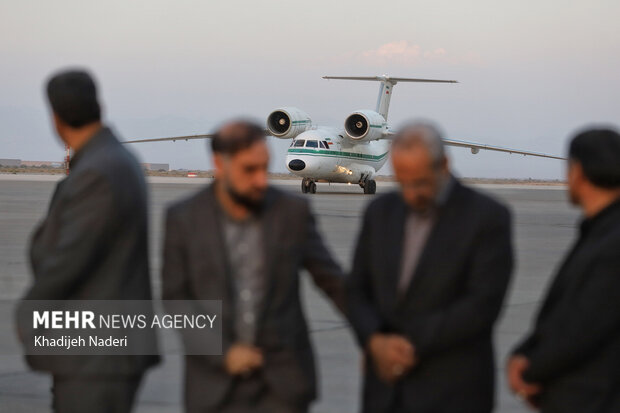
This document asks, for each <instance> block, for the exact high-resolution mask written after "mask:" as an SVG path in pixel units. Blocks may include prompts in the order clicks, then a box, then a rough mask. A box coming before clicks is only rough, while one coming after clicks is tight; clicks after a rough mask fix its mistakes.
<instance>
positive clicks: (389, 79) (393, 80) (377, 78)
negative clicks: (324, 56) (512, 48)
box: [323, 76, 459, 84]
mask: <svg viewBox="0 0 620 413" xmlns="http://www.w3.org/2000/svg"><path fill="white" fill-rule="evenodd" d="M323 79H340V80H374V81H379V82H390V83H392V84H396V83H397V82H421V83H459V82H458V81H456V80H440V79H419V78H413V77H391V76H323Z"/></svg>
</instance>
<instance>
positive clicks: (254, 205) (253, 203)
mask: <svg viewBox="0 0 620 413" xmlns="http://www.w3.org/2000/svg"><path fill="white" fill-rule="evenodd" d="M226 190H227V192H228V195H230V198H231V199H232V200H233V201H234V202H235V203H236V204H238V205H242V206H244V207H245V208H247V209H248V210H250V211H251V212H253V213H259V212H260V211H261V210H262V209H263V205H264V202H263V199H260V200H255V199H252V198H250V197H247V196H245V195H243V194H240V193H238V192H237V191H235V189H234V188H233V187H232V186H231V185H226Z"/></svg>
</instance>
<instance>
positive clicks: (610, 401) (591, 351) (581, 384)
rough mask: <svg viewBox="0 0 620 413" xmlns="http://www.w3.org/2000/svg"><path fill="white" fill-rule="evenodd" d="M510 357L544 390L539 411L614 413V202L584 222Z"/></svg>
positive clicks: (617, 348) (618, 373) (619, 301)
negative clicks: (520, 360)
mask: <svg viewBox="0 0 620 413" xmlns="http://www.w3.org/2000/svg"><path fill="white" fill-rule="evenodd" d="M514 353H518V354H522V355H525V356H526V357H527V358H528V359H529V360H530V367H529V368H528V369H527V370H526V372H525V374H524V378H525V379H526V380H527V381H530V382H536V383H541V384H542V385H543V388H544V391H543V393H542V395H541V397H540V402H541V407H542V411H543V412H562V413H570V412H575V413H577V412H579V413H590V412H592V413H594V412H596V413H603V412H609V413H612V412H620V200H618V201H616V202H615V203H613V204H612V205H610V206H608V207H607V208H606V209H605V210H603V211H601V212H600V213H599V214H597V215H596V216H594V217H593V218H591V219H587V220H585V221H583V223H582V224H581V231H580V236H579V239H578V240H577V242H576V244H575V246H574V247H573V249H572V250H571V251H570V253H569V254H568V256H567V257H566V259H565V260H564V263H563V264H562V265H561V267H560V269H559V271H558V273H557V275H556V277H555V279H554V281H553V283H552V284H551V287H550V289H549V291H548V293H547V297H546V299H545V301H544V304H543V306H542V307H541V309H540V311H539V314H538V317H537V319H536V324H535V327H534V329H533V331H532V332H531V333H530V334H529V335H528V337H527V338H526V339H525V340H524V341H523V342H522V343H521V345H519V346H518V347H517V348H516V349H515V350H514Z"/></svg>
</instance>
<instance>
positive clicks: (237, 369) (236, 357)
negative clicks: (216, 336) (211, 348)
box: [224, 344, 263, 376]
mask: <svg viewBox="0 0 620 413" xmlns="http://www.w3.org/2000/svg"><path fill="white" fill-rule="evenodd" d="M224 365H225V367H226V371H227V372H228V374H230V375H232V376H238V375H241V376H245V375H248V374H250V373H251V372H252V371H254V370H256V369H258V368H260V367H262V365H263V353H262V352H261V351H260V349H259V348H257V347H254V346H251V345H248V344H233V345H232V346H231V347H230V348H229V349H228V351H227V352H226V355H225V356H224Z"/></svg>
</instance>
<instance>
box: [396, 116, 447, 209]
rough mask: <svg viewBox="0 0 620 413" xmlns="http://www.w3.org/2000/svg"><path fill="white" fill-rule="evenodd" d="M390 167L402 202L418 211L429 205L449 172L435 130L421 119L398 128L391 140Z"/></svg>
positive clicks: (439, 135) (437, 131)
mask: <svg viewBox="0 0 620 413" xmlns="http://www.w3.org/2000/svg"><path fill="white" fill-rule="evenodd" d="M392 167H393V169H394V174H395V176H396V180H397V181H398V182H399V183H400V185H401V189H402V194H403V198H404V200H405V202H406V203H407V204H408V205H409V206H410V207H411V208H413V209H415V210H419V211H425V210H428V209H429V208H431V207H432V206H433V205H434V204H435V202H436V200H437V198H438V194H439V191H440V190H441V188H442V186H443V184H444V182H445V181H446V179H447V178H448V176H449V169H448V160H447V158H446V154H445V150H444V145H443V141H442V139H441V134H440V132H439V130H438V129H437V128H436V127H435V126H434V125H432V124H430V123H422V122H415V123H410V124H407V125H405V126H404V127H403V128H401V129H400V130H399V131H398V132H397V134H396V136H395V137H394V140H393V143H392Z"/></svg>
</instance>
